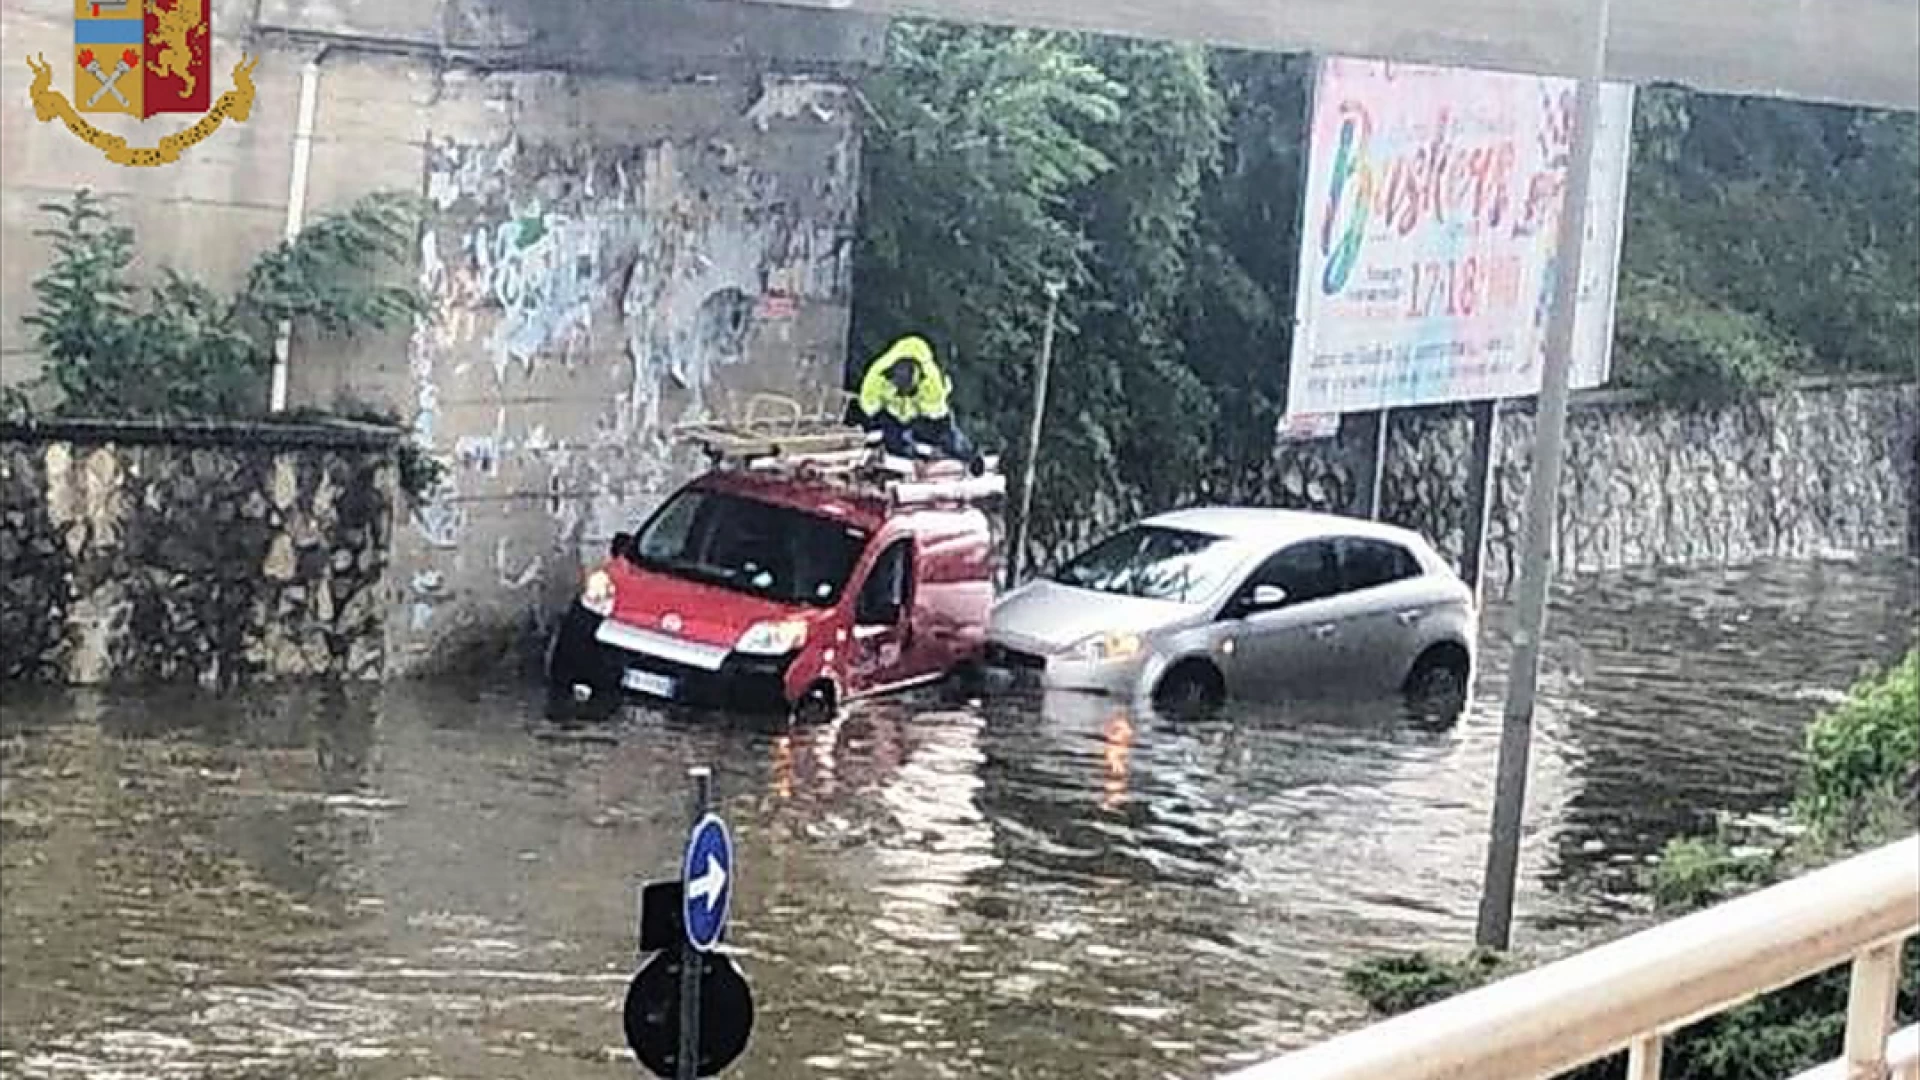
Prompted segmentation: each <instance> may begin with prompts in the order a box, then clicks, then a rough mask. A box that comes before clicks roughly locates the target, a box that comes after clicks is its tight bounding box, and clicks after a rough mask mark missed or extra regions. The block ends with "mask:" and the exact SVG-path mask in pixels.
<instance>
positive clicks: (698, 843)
mask: <svg viewBox="0 0 1920 1080" xmlns="http://www.w3.org/2000/svg"><path fill="white" fill-rule="evenodd" d="M680 883H681V885H682V887H683V888H684V890H685V891H684V892H683V894H682V901H681V902H682V905H683V906H682V909H681V911H682V914H683V915H684V917H685V920H686V926H687V944H689V945H691V946H693V947H694V948H696V949H698V950H700V951H701V952H706V951H707V950H709V949H711V948H713V947H714V946H715V945H718V944H719V943H720V935H721V934H723V933H724V932H725V931H726V928H727V909H728V907H729V906H730V905H731V904H732V903H733V838H732V837H731V836H730V835H728V833H727V823H726V822H724V821H721V820H720V819H719V818H718V817H716V816H714V815H712V814H707V815H705V816H703V817H701V819H700V820H699V821H696V822H694V823H693V832H692V834H691V835H690V836H688V837H687V857H686V860H685V861H684V862H683V863H682V864H681V867H680Z"/></svg>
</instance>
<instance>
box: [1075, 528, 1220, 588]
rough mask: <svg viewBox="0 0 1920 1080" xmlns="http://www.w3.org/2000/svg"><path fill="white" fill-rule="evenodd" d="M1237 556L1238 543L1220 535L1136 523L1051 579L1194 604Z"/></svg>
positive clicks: (1084, 553) (1082, 555)
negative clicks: (1235, 543)
mask: <svg viewBox="0 0 1920 1080" xmlns="http://www.w3.org/2000/svg"><path fill="white" fill-rule="evenodd" d="M1237 556H1238V550H1237V546H1236V545H1234V544H1232V543H1230V542H1228V541H1227V540H1225V539H1223V538H1222V537H1218V536H1212V535H1209V534H1207V533H1198V532H1189V531H1187V530H1184V529H1169V528H1165V527H1162V526H1158V525H1136V526H1134V527H1133V528H1131V529H1128V530H1127V531H1125V532H1123V533H1120V534H1118V535H1115V536H1112V537H1109V538H1107V539H1106V540H1103V541H1101V542H1100V543H1099V544H1097V545H1095V546H1094V547H1092V548H1089V549H1088V550H1087V551H1085V552H1083V553H1081V554H1080V555H1079V556H1078V557H1076V558H1074V559H1073V561H1071V562H1069V563H1067V565H1065V566H1063V567H1061V568H1060V571H1059V573H1057V574H1055V575H1054V577H1053V580H1054V581H1056V582H1059V583H1060V584H1062V585H1071V586H1073V587H1074V588H1076V589H1088V590H1091V591H1093V592H1103V593H1111V594H1113V595H1116V596H1137V597H1140V598H1142V599H1146V600H1169V601H1172V602H1174V603H1178V604H1197V603H1200V602H1201V601H1203V600H1205V599H1207V598H1208V597H1209V596H1212V595H1213V594H1214V593H1215V592H1217V591H1219V589H1220V586H1221V585H1222V584H1223V583H1224V582H1225V581H1226V578H1227V576H1228V575H1229V574H1231V573H1232V572H1233V568H1234V567H1235V566H1236V565H1237V564H1238V561H1239V560H1238V557H1237Z"/></svg>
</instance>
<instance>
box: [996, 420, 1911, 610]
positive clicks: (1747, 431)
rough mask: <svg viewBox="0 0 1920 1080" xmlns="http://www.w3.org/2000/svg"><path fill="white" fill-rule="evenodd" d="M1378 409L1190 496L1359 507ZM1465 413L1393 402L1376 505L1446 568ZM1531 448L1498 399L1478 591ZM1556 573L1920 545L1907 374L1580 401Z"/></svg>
mask: <svg viewBox="0 0 1920 1080" xmlns="http://www.w3.org/2000/svg"><path fill="white" fill-rule="evenodd" d="M1374 433H1375V428H1374V420H1373V418H1372V417H1371V416H1356V417H1350V418H1348V420H1347V422H1346V424H1345V427H1344V429H1343V430H1342V431H1341V433H1340V436H1339V437H1338V438H1335V439H1329V440H1325V441H1320V442H1309V443H1296V444H1292V445H1288V446H1284V447H1282V448H1281V451H1280V452H1279V453H1278V454H1277V455H1276V456H1275V457H1274V459H1273V460H1272V461H1271V462H1268V463H1267V464H1266V465H1265V466H1264V467H1262V468H1259V469H1254V470H1236V469H1231V468H1225V467H1222V468H1220V469H1218V470H1216V472H1215V474H1214V475H1211V476H1208V477H1205V478H1203V479H1202V481H1201V483H1200V485H1199V487H1198V490H1196V491H1195V492H1194V493H1192V494H1191V496H1189V498H1188V499H1187V500H1185V501H1188V502H1216V501H1217V502H1234V503H1246V504H1251V505H1260V506H1285V507H1300V508H1307V509H1317V510H1329V511H1334V512H1339V513H1348V514H1364V513H1365V512H1366V506H1365V504H1366V497H1367V491H1366V488H1367V483H1368V480H1369V477H1370V475H1371V473H1370V470H1369V465H1370V458H1371V454H1372V448H1373V441H1374ZM1471 436H1472V428H1471V422H1470V421H1469V419H1468V418H1467V416H1466V414H1465V412H1464V411H1463V410H1459V409H1423V410H1414V411H1408V412H1402V413H1396V414H1394V418H1393V422H1392V427H1391V429H1390V442H1389V452H1388V458H1387V469H1386V477H1385V485H1384V489H1385V490H1384V498H1383V501H1384V504H1385V506H1384V511H1385V512H1384V516H1385V517H1386V519H1387V520H1389V521H1392V522H1395V523H1397V524H1401V525H1406V526H1408V527H1410V528H1414V529H1418V530H1419V531H1420V532H1422V533H1423V534H1425V535H1427V536H1428V537H1430V538H1432V539H1433V540H1434V542H1435V543H1436V544H1437V545H1438V546H1439V547H1440V549H1441V550H1442V551H1443V552H1445V553H1446V554H1447V555H1448V556H1449V557H1451V558H1453V559H1454V560H1455V561H1456V563H1457V562H1458V560H1459V557H1460V553H1461V551H1462V550H1463V549H1464V547H1465V540H1466V529H1467V522H1468V517H1469V513H1470V509H1471V507H1470V502H1469V499H1468V494H1467V489H1466V481H1467V469H1468V455H1469V453H1470V452H1471ZM1532 455H1533V416H1532V412H1531V405H1530V403H1516V404H1515V405H1514V406H1512V407H1510V408H1508V409H1506V410H1504V411H1503V413H1502V416H1501V420H1500V440H1499V442H1498V443H1497V444H1496V449H1495V462H1496V473H1497V483H1496V486H1495V489H1494V500H1493V510H1492V514H1491V516H1490V518H1489V521H1488V538H1487V563H1486V565H1487V577H1486V581H1487V585H1488V588H1489V589H1491V590H1494V591H1504V590H1506V589H1508V588H1510V587H1511V586H1512V584H1513V581H1514V577H1515V575H1516V573H1517V570H1518V555H1519V552H1520V546H1521V528H1522V522H1523V515H1524V513H1525V508H1526V492H1527V477H1528V473H1529V472H1530V467H1531V462H1532ZM1158 509H1161V508H1159V507H1150V506H1146V505H1144V504H1142V503H1141V502H1140V501H1139V500H1138V499H1135V498H1131V497H1127V496H1125V495H1122V496H1120V497H1112V496H1111V495H1109V496H1106V497H1103V498H1101V499H1100V500H1098V501H1096V503H1095V504H1094V506H1093V511H1092V512H1091V513H1089V514H1086V515H1084V516H1078V517H1076V518H1075V519H1074V520H1072V521H1069V522H1061V523H1058V524H1056V525H1054V526H1052V527H1050V528H1047V529H1045V530H1044V531H1043V532H1042V534H1041V535H1040V536H1039V537H1038V538H1037V539H1036V541H1035V543H1034V545H1033V547H1032V551H1031V555H1032V560H1033V561H1037V562H1038V564H1039V565H1041V566H1052V565H1055V564H1057V563H1058V561H1059V560H1061V559H1062V558H1064V557H1065V556H1067V555H1068V554H1069V553H1070V552H1071V551H1073V550H1074V549H1076V548H1077V547H1079V546H1081V545H1083V544H1085V543H1087V542H1089V541H1090V540H1092V539H1093V538H1095V537H1097V536H1099V535H1101V534H1103V533H1104V532H1106V531H1108V530H1110V529H1113V528H1115V527H1117V526H1119V525H1120V524H1121V523H1123V522H1125V521H1129V520H1132V519H1133V518H1135V517H1138V516H1141V515H1144V514H1147V513H1151V512H1153V511H1155V510H1158ZM1555 540H1556V543H1557V545H1558V547H1557V549H1556V550H1557V552H1558V554H1557V556H1556V557H1557V559H1558V570H1559V571H1560V573H1561V574H1562V575H1563V576H1564V575H1574V574H1585V573H1597V572H1602V571H1609V570H1618V569H1622V568H1625V567H1634V566H1649V565H1686V564H1697V563H1721V564H1728V563H1740V562H1746V561H1752V560H1755V559H1760V558H1768V557H1776V556H1778V557H1793V558H1805V557H1814V556H1821V555H1831V554H1842V553H1854V552H1863V551H1898V550H1901V549H1902V548H1903V547H1906V548H1909V549H1910V550H1917V551H1920V396H1917V395H1916V388H1915V386H1914V384H1912V383H1894V384H1886V383H1878V384H1866V385H1858V386H1845V385H1840V386H1823V387H1809V388H1806V389H1802V390H1799V391H1795V392H1792V393H1786V394H1782V395H1779V396H1777V397H1772V398H1766V399H1761V400H1758V401H1753V402H1748V403H1745V404H1740V405H1728V406H1720V407H1710V408H1676V407H1673V406H1666V405H1661V404H1659V403H1657V402H1654V401H1651V400H1649V399H1647V398H1646V397H1645V396H1644V395H1638V394H1633V393H1619V392H1601V393H1593V394H1585V395H1576V397H1575V403H1574V407H1573V409H1572V411H1571V413H1570V414H1569V416H1568V423H1567V463H1566V469H1565V472H1564V473H1563V484H1562V490H1561V495H1560V519H1559V522H1558V529H1557V531H1556V534H1555Z"/></svg>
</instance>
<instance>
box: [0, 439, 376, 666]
mask: <svg viewBox="0 0 1920 1080" xmlns="http://www.w3.org/2000/svg"><path fill="white" fill-rule="evenodd" d="M399 437H400V436H399V433H398V432H392V431H386V430H384V429H373V428H365V427H361V426H352V427H349V426H345V425H327V426H318V427H293V426H282V425H271V426H269V425H194V426H190V427H181V426H162V425H145V424H105V423H65V424H46V425H34V426H23V425H0V679H5V680H13V679H26V680H34V681H46V682H64V683H77V684H95V683H106V682H149V681H198V682H201V683H203V684H207V685H213V686H223V685H231V684H234V683H238V682H247V681H254V680H264V679H281V678H299V677H327V678H335V679H338V678H353V679H377V678H380V677H381V676H382V675H383V674H384V671H385V663H386V641H385V637H386V615H387V606H388V604H387V598H386V583H387V570H388V552H389V550H390V547H391V541H392V520H393V510H394V505H395V498H396V490H397V465H396V459H395V454H394V448H395V445H396V443H397V440H398V439H399Z"/></svg>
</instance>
